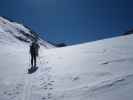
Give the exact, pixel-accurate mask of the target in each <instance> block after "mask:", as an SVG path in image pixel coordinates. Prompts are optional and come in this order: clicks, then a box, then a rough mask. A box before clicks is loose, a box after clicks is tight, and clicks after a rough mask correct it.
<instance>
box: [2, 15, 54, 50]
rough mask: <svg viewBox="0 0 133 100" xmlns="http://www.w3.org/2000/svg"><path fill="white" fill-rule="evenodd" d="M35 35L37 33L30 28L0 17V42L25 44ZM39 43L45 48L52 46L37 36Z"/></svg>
mask: <svg viewBox="0 0 133 100" xmlns="http://www.w3.org/2000/svg"><path fill="white" fill-rule="evenodd" d="M36 37H38V34H37V33H35V32H33V31H32V30H31V29H28V27H25V26H24V25H22V24H19V23H16V22H11V21H9V20H7V19H5V18H3V17H0V43H1V42H2V43H6V44H10V43H11V44H18V43H19V44H22V43H23V44H25V43H30V42H31V41H32V40H34V39H35V38H36ZM39 43H40V44H41V45H43V46H44V47H46V48H53V47H54V46H53V45H51V44H50V43H48V42H47V41H44V40H42V39H41V38H39Z"/></svg>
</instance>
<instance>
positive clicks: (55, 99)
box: [0, 28, 133, 100]
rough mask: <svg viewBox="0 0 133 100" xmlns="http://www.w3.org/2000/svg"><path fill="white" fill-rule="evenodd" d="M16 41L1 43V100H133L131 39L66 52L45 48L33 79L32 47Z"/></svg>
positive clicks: (93, 44)
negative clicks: (31, 66)
mask: <svg viewBox="0 0 133 100" xmlns="http://www.w3.org/2000/svg"><path fill="white" fill-rule="evenodd" d="M3 31H4V30H3V28H0V33H1V34H3ZM4 32H5V31H4ZM5 35H6V34H5ZM2 36H3V35H2ZM5 37H6V36H5ZM5 37H2V38H0V41H5V39H7V38H5ZM2 39H3V40H2ZM11 39H13V41H14V40H15V39H14V38H11ZM9 41H10V38H9ZM15 41H17V42H15V44H16V45H13V43H11V42H10V44H9V43H7V44H8V45H5V42H1V43H0V100H132V98H133V55H132V54H133V44H132V43H133V35H127V36H121V37H117V38H111V39H105V40H100V41H96V42H92V43H85V44H80V45H74V46H68V47H63V48H53V49H45V48H43V47H42V46H41V47H42V48H40V52H39V54H40V56H39V58H38V67H39V69H38V70H37V72H35V73H33V74H30V75H29V74H27V69H28V68H29V67H30V56H29V53H28V52H29V48H28V45H27V44H26V43H23V42H22V41H21V42H18V40H15ZM20 44H22V45H20Z"/></svg>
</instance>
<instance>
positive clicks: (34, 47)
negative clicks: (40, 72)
mask: <svg viewBox="0 0 133 100" xmlns="http://www.w3.org/2000/svg"><path fill="white" fill-rule="evenodd" d="M39 48H40V46H39V44H38V43H37V40H34V41H33V42H32V43H31V45H30V55H31V69H32V68H36V67H37V66H36V60H37V57H38V51H39Z"/></svg>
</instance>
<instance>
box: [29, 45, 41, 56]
mask: <svg viewBox="0 0 133 100" xmlns="http://www.w3.org/2000/svg"><path fill="white" fill-rule="evenodd" d="M39 48H40V46H39V44H38V43H35V42H33V43H32V44H31V45H30V53H31V55H33V56H38V50H39Z"/></svg>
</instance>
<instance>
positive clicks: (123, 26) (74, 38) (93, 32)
mask: <svg viewBox="0 0 133 100" xmlns="http://www.w3.org/2000/svg"><path fill="white" fill-rule="evenodd" d="M132 4H133V1H132V0H0V14H1V16H6V17H8V18H10V19H13V20H15V21H18V22H21V23H24V24H25V25H27V26H29V27H31V28H32V29H33V30H34V31H36V32H38V33H40V34H41V36H43V37H44V38H45V39H47V40H49V41H51V42H66V43H68V44H77V43H82V42H88V41H94V40H97V39H102V38H106V37H111V36H115V35H118V34H120V33H121V32H124V31H126V30H128V29H130V28H133V13H132V11H133V7H132Z"/></svg>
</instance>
